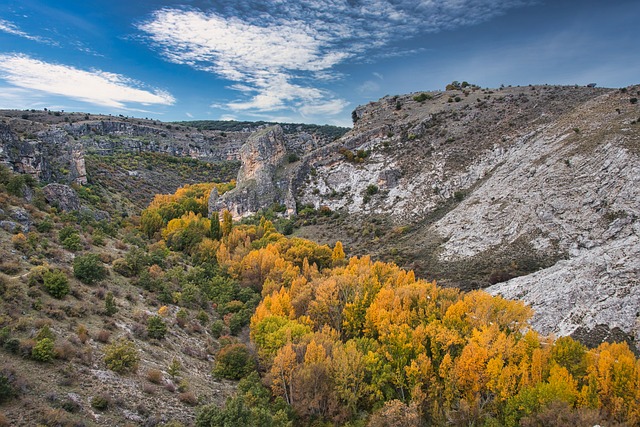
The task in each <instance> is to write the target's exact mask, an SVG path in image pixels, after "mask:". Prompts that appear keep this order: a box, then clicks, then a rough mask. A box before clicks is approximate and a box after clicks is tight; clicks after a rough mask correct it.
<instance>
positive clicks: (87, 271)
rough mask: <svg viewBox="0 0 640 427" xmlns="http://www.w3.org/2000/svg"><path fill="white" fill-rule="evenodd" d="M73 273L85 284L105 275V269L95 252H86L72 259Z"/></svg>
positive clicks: (92, 282) (96, 280) (89, 283)
mask: <svg viewBox="0 0 640 427" xmlns="http://www.w3.org/2000/svg"><path fill="white" fill-rule="evenodd" d="M73 275H74V276H76V277H77V278H78V279H80V281H82V282H83V283H86V284H87V285H92V284H94V283H97V282H99V281H101V280H102V279H104V278H105V277H107V269H106V268H105V267H104V266H103V265H102V261H100V258H99V257H98V255H96V254H86V255H82V256H78V257H76V259H74V260H73Z"/></svg>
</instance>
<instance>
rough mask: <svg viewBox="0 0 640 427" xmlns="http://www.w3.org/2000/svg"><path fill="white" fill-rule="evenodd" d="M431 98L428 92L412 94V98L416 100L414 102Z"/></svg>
mask: <svg viewBox="0 0 640 427" xmlns="http://www.w3.org/2000/svg"><path fill="white" fill-rule="evenodd" d="M431 98H432V96H431V95H429V94H428V93H424V92H422V93H421V94H420V95H416V96H414V97H413V100H414V101H416V102H424V101H426V100H428V99H431Z"/></svg>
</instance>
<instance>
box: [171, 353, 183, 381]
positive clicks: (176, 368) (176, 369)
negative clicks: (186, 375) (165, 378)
mask: <svg viewBox="0 0 640 427" xmlns="http://www.w3.org/2000/svg"><path fill="white" fill-rule="evenodd" d="M180 369H182V365H181V364H180V361H179V360H178V359H176V358H175V357H174V358H173V360H172V361H171V364H170V365H169V367H168V368H167V373H168V374H169V375H171V378H174V379H175V378H176V377H177V376H178V375H180Z"/></svg>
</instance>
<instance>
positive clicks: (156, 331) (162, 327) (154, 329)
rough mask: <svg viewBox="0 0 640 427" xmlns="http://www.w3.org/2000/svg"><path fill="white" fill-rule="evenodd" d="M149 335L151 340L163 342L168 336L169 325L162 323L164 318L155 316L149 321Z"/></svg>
mask: <svg viewBox="0 0 640 427" xmlns="http://www.w3.org/2000/svg"><path fill="white" fill-rule="evenodd" d="M147 334H148V335H149V337H151V338H155V339H159V340H161V339H162V338H164V336H165V335H166V334H167V325H166V324H165V323H164V322H163V321H162V317H160V316H153V317H149V319H147Z"/></svg>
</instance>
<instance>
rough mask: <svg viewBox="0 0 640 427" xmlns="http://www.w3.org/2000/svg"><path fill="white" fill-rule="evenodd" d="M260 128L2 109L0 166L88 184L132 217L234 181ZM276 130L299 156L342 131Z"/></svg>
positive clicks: (46, 179)
mask: <svg viewBox="0 0 640 427" xmlns="http://www.w3.org/2000/svg"><path fill="white" fill-rule="evenodd" d="M266 126H267V124H266V123H263V124H253V125H251V124H248V123H244V122H220V121H197V122H192V123H191V122H180V123H162V122H159V121H156V120H149V119H137V118H130V117H125V116H119V117H113V116H101V115H93V114H84V113H65V112H60V111H47V110H44V111H36V110H25V111H17V110H2V111H0V163H4V164H7V165H9V166H10V167H11V169H12V170H14V171H15V172H18V173H25V174H29V175H31V176H32V177H34V178H35V179H36V180H42V181H44V182H45V183H47V182H59V183H65V184H71V183H75V184H80V185H85V184H92V185H95V186H97V187H99V193H100V196H101V197H103V199H105V200H106V201H107V202H108V203H107V204H108V205H109V206H117V209H118V210H120V211H122V212H123V213H126V214H135V213H136V212H138V211H139V210H140V209H142V208H144V207H145V206H146V205H147V204H148V203H149V202H150V201H151V199H152V198H153V195H154V194H157V193H172V192H174V191H175V190H176V189H177V188H178V187H180V186H182V185H184V184H185V183H198V182H210V181H217V182H227V181H229V180H230V179H232V178H234V177H235V176H236V174H237V171H238V168H239V165H240V164H239V158H240V148H241V147H242V146H243V144H244V143H245V142H246V141H247V139H248V138H249V135H251V134H252V133H253V132H255V131H256V130H259V129H262V128H264V127H266ZM282 127H283V128H284V129H285V131H286V132H284V134H283V135H284V136H283V141H284V143H285V144H286V146H287V150H289V151H290V152H292V153H298V154H299V155H302V154H304V153H307V152H309V151H311V150H313V149H315V148H317V147H318V146H321V145H325V144H327V143H329V142H331V141H332V140H333V139H335V138H336V136H338V135H342V134H344V132H345V131H346V129H344V128H337V127H334V126H310V125H296V124H283V125H282ZM120 194H126V195H127V196H128V197H124V198H123V197H120Z"/></svg>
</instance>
